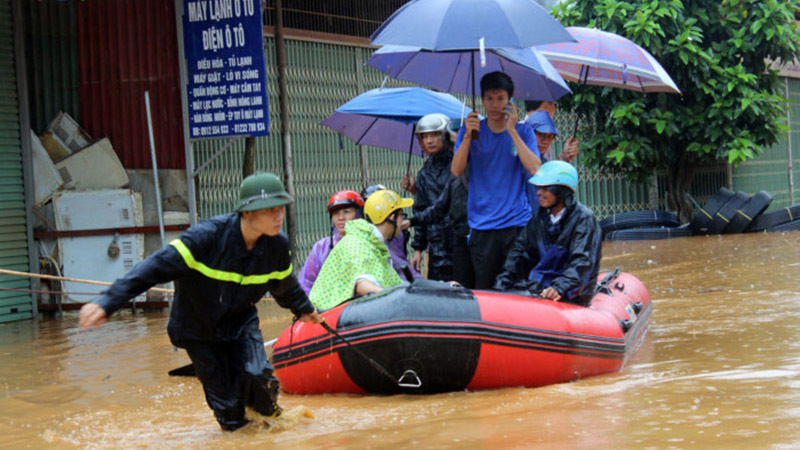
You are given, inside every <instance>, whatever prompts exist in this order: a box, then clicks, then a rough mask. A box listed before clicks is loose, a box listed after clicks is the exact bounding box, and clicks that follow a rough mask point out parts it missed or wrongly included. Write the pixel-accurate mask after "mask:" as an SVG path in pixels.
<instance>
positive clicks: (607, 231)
mask: <svg viewBox="0 0 800 450" xmlns="http://www.w3.org/2000/svg"><path fill="white" fill-rule="evenodd" d="M600 228H602V230H603V238H604V239H605V240H607V241H647V240H655V239H672V238H676V237H686V236H691V235H692V230H690V229H689V227H688V226H687V225H684V226H681V222H680V220H679V219H678V216H677V215H676V214H675V213H672V212H669V211H661V210H652V209H651V210H646V211H629V212H624V213H619V214H613V215H611V216H608V217H606V218H605V219H603V220H601V221H600Z"/></svg>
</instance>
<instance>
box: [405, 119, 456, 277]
mask: <svg viewBox="0 0 800 450" xmlns="http://www.w3.org/2000/svg"><path fill="white" fill-rule="evenodd" d="M449 126H450V119H449V118H448V117H447V116H445V115H444V114H438V113H434V114H428V115H426V116H424V117H422V118H421V119H420V120H419V122H417V126H416V128H415V133H416V134H417V138H418V139H419V146H420V148H422V151H423V153H425V156H427V159H426V160H425V163H424V164H423V165H422V168H421V169H420V170H419V172H417V178H416V180H415V179H414V177H413V176H412V175H410V174H408V175H406V177H405V178H404V180H403V189H406V190H407V191H408V192H411V193H412V194H414V208H413V212H414V214H415V215H416V214H418V213H420V212H422V211H424V210H425V209H426V208H428V207H430V206H433V204H434V203H436V199H438V198H439V196H440V195H441V194H442V192H443V191H445V190H447V188H448V185H449V183H450V180H451V179H452V175H451V173H450V163H451V162H452V160H453V153H452V150H451V149H450V131H449ZM452 233H453V230H452V224H451V223H450V220H449V217H448V216H444V217H443V218H442V220H440V221H437V222H435V223H427V224H425V225H419V226H416V227H415V228H414V239H413V240H412V241H411V248H413V249H414V256H413V257H412V258H411V265H412V266H413V267H414V269H416V270H417V271H420V263H421V260H422V252H424V251H427V252H428V258H429V260H428V279H430V280H439V281H450V280H452V279H453V261H452V251H453V250H452V242H453V237H452Z"/></svg>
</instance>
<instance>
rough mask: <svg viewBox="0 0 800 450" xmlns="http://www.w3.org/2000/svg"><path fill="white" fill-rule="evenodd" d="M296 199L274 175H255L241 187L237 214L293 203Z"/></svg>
mask: <svg viewBox="0 0 800 450" xmlns="http://www.w3.org/2000/svg"><path fill="white" fill-rule="evenodd" d="M293 202H294V199H293V198H292V196H291V195H289V193H288V192H286V188H285V187H283V182H282V181H281V180H280V178H278V177H277V176H275V174H272V173H254V174H253V175H250V176H249V177H247V178H245V179H244V180H243V181H242V185H241V186H239V204H238V205H237V206H236V211H237V212H244V211H258V210H259V209H269V208H274V207H276V206H284V205H288V204H290V203H293Z"/></svg>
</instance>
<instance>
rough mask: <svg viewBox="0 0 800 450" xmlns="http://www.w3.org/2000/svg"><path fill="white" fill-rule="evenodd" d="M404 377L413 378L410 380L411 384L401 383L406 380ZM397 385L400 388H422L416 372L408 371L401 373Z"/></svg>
mask: <svg viewBox="0 0 800 450" xmlns="http://www.w3.org/2000/svg"><path fill="white" fill-rule="evenodd" d="M406 377H413V379H412V381H413V382H412V383H409V382H403V380H404V379H406ZM397 385H398V386H400V387H408V388H419V387H422V380H420V379H419V375H417V372H414V371H413V370H411V369H408V370H406V371H405V372H403V375H402V376H400V378H398V379H397Z"/></svg>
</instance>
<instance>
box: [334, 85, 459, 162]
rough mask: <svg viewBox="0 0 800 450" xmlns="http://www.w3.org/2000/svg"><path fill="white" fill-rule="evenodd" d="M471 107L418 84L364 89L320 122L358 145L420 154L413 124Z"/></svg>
mask: <svg viewBox="0 0 800 450" xmlns="http://www.w3.org/2000/svg"><path fill="white" fill-rule="evenodd" d="M470 112H472V110H471V109H470V108H468V107H466V106H464V104H463V103H462V102H461V101H460V100H458V99H457V98H455V97H453V96H452V95H450V94H445V93H441V92H433V91H429V90H427V89H423V88H419V87H405V88H382V89H373V90H371V91H367V92H365V93H363V94H361V95H359V96H357V97H354V98H353V99H352V100H350V101H348V102H347V103H345V104H343V105H342V106H340V107H338V108H336V111H335V112H334V113H333V114H331V116H330V117H328V118H327V119H325V120H323V121H322V122H320V123H321V124H322V125H325V126H326V127H329V128H333V129H334V130H336V131H338V132H340V133H341V134H343V135H345V136H347V137H348V138H350V139H351V140H352V141H353V142H355V143H356V144H358V145H371V146H374V147H381V148H388V149H392V150H396V151H400V152H410V153H409V164H410V161H411V155H412V154H414V155H417V156H422V155H423V153H422V149H421V148H420V146H419V142H417V139H415V138H414V127H415V125H416V123H417V121H418V120H419V119H420V118H421V117H422V116H424V115H427V114H433V113H440V114H444V115H446V116H447V117H449V118H451V119H456V120H459V119H460V118H461V117H462V115H466V114H469V113H470Z"/></svg>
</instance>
